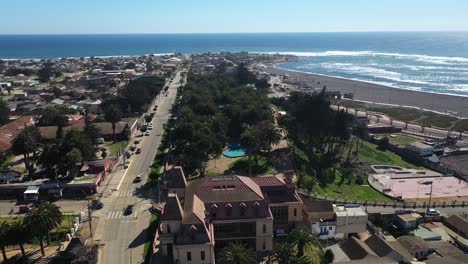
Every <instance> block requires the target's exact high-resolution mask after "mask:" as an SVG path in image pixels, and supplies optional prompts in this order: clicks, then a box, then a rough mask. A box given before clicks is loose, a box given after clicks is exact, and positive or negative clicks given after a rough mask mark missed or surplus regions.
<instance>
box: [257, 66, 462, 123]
mask: <svg viewBox="0 0 468 264" xmlns="http://www.w3.org/2000/svg"><path fill="white" fill-rule="evenodd" d="M264 70H265V71H266V72H269V73H274V74H288V75H289V76H291V77H292V78H294V79H296V80H298V81H303V82H304V83H306V84H307V85H308V86H310V87H314V88H315V87H316V88H322V87H323V86H324V85H326V86H327V90H328V91H340V92H341V93H342V94H344V93H353V95H354V100H359V101H367V102H373V103H380V104H388V105H395V106H397V107H398V106H400V107H415V108H419V109H421V110H426V111H435V112H439V113H447V112H456V113H458V117H460V118H467V117H468V97H466V96H462V95H453V94H441V93H430V92H423V91H416V90H409V89H405V88H397V87H391V86H385V85H382V84H376V83H371V82H365V81H358V80H352V79H346V78H341V77H334V76H328V75H321V74H314V73H306V72H300V71H292V70H286V69H283V68H279V67H277V66H276V65H273V66H268V67H266V68H264Z"/></svg>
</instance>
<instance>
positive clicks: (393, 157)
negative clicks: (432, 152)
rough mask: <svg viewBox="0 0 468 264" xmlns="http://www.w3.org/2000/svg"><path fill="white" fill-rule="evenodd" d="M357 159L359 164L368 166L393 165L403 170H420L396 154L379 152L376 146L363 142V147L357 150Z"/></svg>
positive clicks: (386, 151) (387, 151)
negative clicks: (367, 164) (363, 163)
mask: <svg viewBox="0 0 468 264" xmlns="http://www.w3.org/2000/svg"><path fill="white" fill-rule="evenodd" d="M358 159H359V161H361V162H365V163H369V164H385V165H395V166H401V167H405V168H420V167H418V166H415V165H413V164H411V163H409V162H406V161H405V160H403V159H402V158H401V157H400V156H398V155H397V154H395V153H393V152H391V151H389V150H385V151H382V150H379V149H377V145H375V144H372V143H370V142H363V145H362V146H361V147H360V148H359V153H358Z"/></svg>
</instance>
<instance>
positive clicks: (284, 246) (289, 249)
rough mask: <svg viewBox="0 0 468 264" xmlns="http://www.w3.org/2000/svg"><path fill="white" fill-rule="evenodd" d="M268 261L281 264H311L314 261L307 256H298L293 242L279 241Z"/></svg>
mask: <svg viewBox="0 0 468 264" xmlns="http://www.w3.org/2000/svg"><path fill="white" fill-rule="evenodd" d="M268 258H269V260H268V261H267V263H281V264H310V263H312V261H311V260H310V259H309V258H308V257H306V256H301V257H299V256H296V248H295V246H294V244H293V243H287V242H283V243H279V244H276V245H275V246H274V248H273V251H272V255H270V256H269V257H268Z"/></svg>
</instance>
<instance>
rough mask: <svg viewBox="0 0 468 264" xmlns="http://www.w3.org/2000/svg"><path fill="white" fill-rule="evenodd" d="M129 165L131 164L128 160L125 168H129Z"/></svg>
mask: <svg viewBox="0 0 468 264" xmlns="http://www.w3.org/2000/svg"><path fill="white" fill-rule="evenodd" d="M129 165H130V162H128V161H126V162H125V164H124V169H126V168H128V166H129Z"/></svg>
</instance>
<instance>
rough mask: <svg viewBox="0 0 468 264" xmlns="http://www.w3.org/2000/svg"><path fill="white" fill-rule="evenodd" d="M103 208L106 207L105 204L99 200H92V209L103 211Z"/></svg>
mask: <svg viewBox="0 0 468 264" xmlns="http://www.w3.org/2000/svg"><path fill="white" fill-rule="evenodd" d="M102 207H104V204H103V203H102V202H101V201H99V200H92V201H91V209H93V210H99V209H102Z"/></svg>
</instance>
